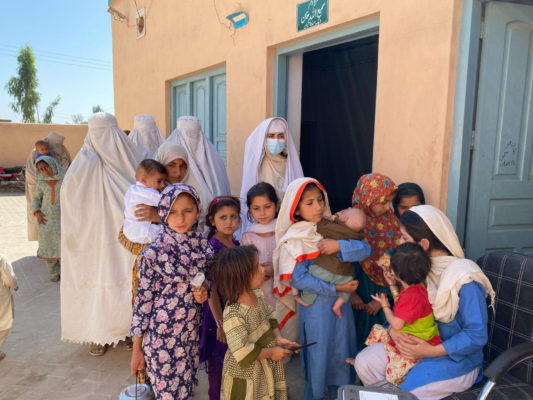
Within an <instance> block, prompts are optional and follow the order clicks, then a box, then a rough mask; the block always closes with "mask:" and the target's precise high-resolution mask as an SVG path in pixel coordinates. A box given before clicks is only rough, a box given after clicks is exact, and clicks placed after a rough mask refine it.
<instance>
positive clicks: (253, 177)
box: [240, 117, 304, 232]
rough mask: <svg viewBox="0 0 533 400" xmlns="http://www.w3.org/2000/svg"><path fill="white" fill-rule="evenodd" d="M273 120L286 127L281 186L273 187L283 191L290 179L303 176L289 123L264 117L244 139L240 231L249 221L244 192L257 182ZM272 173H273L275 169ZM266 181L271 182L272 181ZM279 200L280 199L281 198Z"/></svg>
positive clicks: (245, 228)
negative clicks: (283, 169)
mask: <svg viewBox="0 0 533 400" xmlns="http://www.w3.org/2000/svg"><path fill="white" fill-rule="evenodd" d="M274 120H278V121H281V122H282V123H283V124H284V125H285V127H286V129H285V136H286V139H285V150H284V152H285V153H286V155H287V158H286V166H285V179H284V182H283V186H282V187H274V189H276V191H277V192H285V191H286V190H287V188H288V186H289V184H290V183H291V182H292V181H294V180H295V179H297V178H302V177H303V176H304V173H303V170H302V164H301V163H300V158H299V156H298V151H297V150H296V146H295V145H294V140H293V138H292V135H291V133H290V131H289V125H288V124H287V121H285V120H284V119H283V118H279V117H276V118H267V119H265V120H264V121H263V122H261V123H260V124H259V125H258V126H257V127H256V128H255V130H254V131H253V132H252V133H251V134H250V136H249V137H248V139H246V144H245V146H244V161H243V167H242V184H241V193H240V199H241V221H242V226H241V232H245V231H246V230H247V228H248V225H249V221H248V219H247V218H246V215H247V212H248V207H247V205H246V194H247V193H248V190H250V188H251V187H252V186H253V185H255V184H256V183H259V169H260V168H261V163H262V162H263V159H264V158H265V155H266V151H265V138H266V134H267V132H268V129H269V127H270V124H271V123H272V121H274ZM272 173H273V174H275V171H273V172H272ZM268 183H271V184H272V182H268ZM279 200H280V201H281V200H282V199H279Z"/></svg>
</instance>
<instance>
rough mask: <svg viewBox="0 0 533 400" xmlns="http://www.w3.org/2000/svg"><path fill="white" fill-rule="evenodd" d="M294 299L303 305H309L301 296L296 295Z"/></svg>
mask: <svg viewBox="0 0 533 400" xmlns="http://www.w3.org/2000/svg"><path fill="white" fill-rule="evenodd" d="M294 301H296V302H297V303H298V304H300V305H301V306H304V307H309V304H307V303H306V302H305V301H303V300H302V298H301V297H300V296H294Z"/></svg>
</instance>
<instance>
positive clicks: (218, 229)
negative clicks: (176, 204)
mask: <svg viewBox="0 0 533 400" xmlns="http://www.w3.org/2000/svg"><path fill="white" fill-rule="evenodd" d="M240 213H241V203H240V201H239V199H237V198H236V197H231V196H219V197H215V198H214V199H213V201H211V203H210V204H209V207H208V209H207V216H206V222H207V226H208V227H209V234H208V239H209V244H210V245H211V246H212V247H213V250H214V251H215V254H218V253H219V252H220V251H221V250H223V249H226V248H231V247H235V246H238V245H239V242H238V241H237V240H236V239H235V238H234V237H233V234H234V233H235V231H236V230H237V229H238V228H239V219H240ZM223 310H224V300H223V298H221V297H220V293H219V291H218V290H217V285H216V282H214V283H213V285H212V287H211V295H210V297H209V302H206V303H204V305H203V321H202V327H201V334H200V350H199V355H200V362H207V377H208V378H209V399H210V400H218V399H219V398H220V385H221V382H222V365H223V364H224V355H225V354H226V350H227V349H228V346H227V345H226V336H225V335H224V330H223V329H222V311H223Z"/></svg>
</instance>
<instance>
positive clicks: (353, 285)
mask: <svg viewBox="0 0 533 400" xmlns="http://www.w3.org/2000/svg"><path fill="white" fill-rule="evenodd" d="M358 286H359V281H356V280H353V281H350V282H347V283H343V284H342V285H335V290H336V291H337V292H346V293H352V292H355V291H356V290H357V287H358Z"/></svg>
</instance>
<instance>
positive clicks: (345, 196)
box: [300, 35, 378, 212]
mask: <svg viewBox="0 0 533 400" xmlns="http://www.w3.org/2000/svg"><path fill="white" fill-rule="evenodd" d="M377 68H378V35H375V36H371V37H367V38H364V39H359V40H355V41H352V42H348V43H342V44H339V45H336V46H332V47H327V48H324V49H320V50H315V51H310V52H307V53H304V54H303V70H302V119H301V121H302V122H301V135H300V160H301V162H302V167H303V170H304V174H305V175H306V176H311V177H314V178H316V179H318V181H319V182H320V183H322V184H323V185H324V187H325V188H326V190H327V192H328V196H329V201H330V205H331V210H332V211H333V212H335V211H339V210H341V209H343V208H346V207H348V206H350V205H351V197H352V192H353V190H354V188H355V184H356V182H357V180H358V179H359V177H360V176H361V175H363V174H366V173H368V172H371V170H372V153H373V145H374V119H375V118H374V117H375V113H376V82H377Z"/></svg>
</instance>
